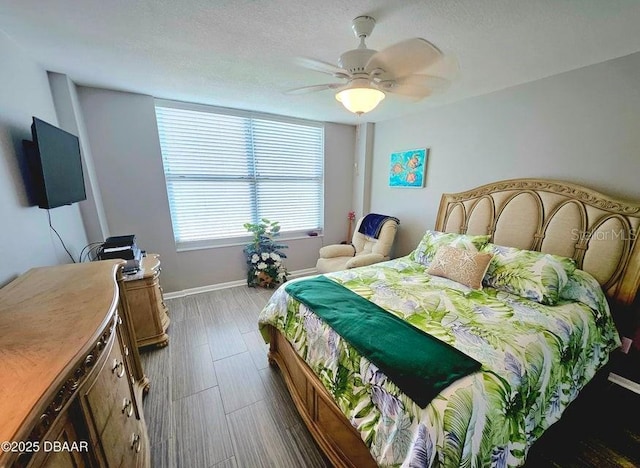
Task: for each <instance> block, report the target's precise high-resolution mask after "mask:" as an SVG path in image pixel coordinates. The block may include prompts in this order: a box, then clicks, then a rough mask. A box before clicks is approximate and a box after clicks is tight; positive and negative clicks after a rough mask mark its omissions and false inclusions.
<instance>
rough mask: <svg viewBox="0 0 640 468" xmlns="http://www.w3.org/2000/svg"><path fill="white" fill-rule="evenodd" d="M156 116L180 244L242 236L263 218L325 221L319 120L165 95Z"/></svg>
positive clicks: (307, 224) (302, 225)
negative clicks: (190, 102) (188, 102)
mask: <svg viewBox="0 0 640 468" xmlns="http://www.w3.org/2000/svg"><path fill="white" fill-rule="evenodd" d="M156 117H157V121H158V133H159V136H160V147H161V150H162V162H163V166H164V174H165V180H166V184H167V194H168V197H169V206H170V209H171V219H172V223H173V231H174V236H175V240H176V243H177V244H187V245H188V243H193V242H200V241H206V240H220V239H225V240H228V239H231V238H234V237H244V236H247V235H248V232H247V230H246V229H245V228H244V227H243V224H244V223H247V222H251V223H256V222H258V221H259V220H260V219H262V218H267V219H269V220H271V221H278V222H280V225H281V231H282V232H296V231H310V230H318V229H321V228H322V213H323V204H322V201H323V173H324V170H323V169H324V168H323V161H324V127H323V125H322V124H321V123H315V122H306V121H304V122H303V121H296V120H289V119H276V118H272V117H270V116H269V117H266V116H264V115H259V114H254V113H248V112H241V111H228V110H221V109H217V108H206V107H204V106H190V105H179V104H177V103H176V104H175V105H171V104H166V102H165V101H162V104H158V103H157V104H156Z"/></svg>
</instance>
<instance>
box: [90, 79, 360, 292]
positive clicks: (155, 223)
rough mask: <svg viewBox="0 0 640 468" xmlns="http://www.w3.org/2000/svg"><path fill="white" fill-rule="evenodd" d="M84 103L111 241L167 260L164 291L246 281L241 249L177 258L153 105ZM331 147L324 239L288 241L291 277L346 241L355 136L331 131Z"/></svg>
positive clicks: (107, 95) (142, 100)
mask: <svg viewBox="0 0 640 468" xmlns="http://www.w3.org/2000/svg"><path fill="white" fill-rule="evenodd" d="M78 98H79V102H80V107H81V109H82V114H83V115H84V119H85V124H86V129H87V134H88V135H89V141H90V146H91V151H92V154H93V159H94V164H95V169H96V175H97V179H98V184H99V186H100V191H101V194H102V201H103V206H104V211H105V215H106V218H107V224H108V226H109V230H110V233H111V235H121V234H136V236H137V240H138V244H139V246H140V248H142V249H144V250H147V251H148V252H155V253H158V254H160V255H161V260H162V267H163V268H162V284H163V288H164V289H165V291H181V290H184V289H191V288H197V287H201V286H208V285H215V284H220V283H226V282H230V281H236V280H244V279H245V278H246V264H245V259H244V255H243V253H242V246H233V247H219V248H215V249H201V250H193V251H186V252H176V248H175V243H174V239H173V231H172V227H171V218H170V212H169V203H168V200H167V193H166V186H165V182H164V174H163V168H162V159H161V153H160V143H159V140H158V130H157V125H156V120H155V108H154V102H153V98H152V97H151V96H144V95H139V94H133V93H125V92H118V91H112V90H106V89H98V88H88V87H82V86H79V87H78ZM325 140H326V141H325V155H326V157H325V178H326V180H325V236H324V237H316V238H312V237H309V238H304V239H297V240H291V241H287V242H285V243H286V244H287V245H289V248H288V249H287V250H286V252H285V253H286V254H287V256H288V258H287V261H286V265H287V268H288V269H289V270H290V271H294V270H302V269H306V268H312V267H314V266H315V262H316V260H317V257H318V250H319V249H320V247H321V246H322V243H323V242H324V243H327V242H329V243H333V242H339V241H341V240H343V238H344V236H345V232H346V225H347V221H346V219H347V213H348V211H349V210H350V209H351V191H352V174H353V169H352V167H353V154H354V148H355V129H354V127H352V126H345V125H336V124H327V126H326V128H325Z"/></svg>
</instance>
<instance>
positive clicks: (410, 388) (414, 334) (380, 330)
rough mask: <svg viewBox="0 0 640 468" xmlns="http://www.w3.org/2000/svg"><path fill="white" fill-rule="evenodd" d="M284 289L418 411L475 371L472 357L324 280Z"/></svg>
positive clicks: (476, 366) (327, 279) (319, 278)
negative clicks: (351, 347) (387, 379)
mask: <svg viewBox="0 0 640 468" xmlns="http://www.w3.org/2000/svg"><path fill="white" fill-rule="evenodd" d="M285 289H286V291H287V293H289V295H291V296H292V297H294V298H295V299H296V300H298V301H299V302H301V303H303V304H305V305H306V306H307V307H308V308H309V309H311V310H312V311H313V312H315V314H316V315H317V316H318V317H320V318H321V319H322V320H323V321H324V322H326V323H327V324H328V325H329V326H330V327H331V328H333V329H334V330H335V331H336V332H337V333H338V334H339V335H340V336H342V338H343V339H345V340H346V341H347V342H349V344H351V346H353V347H354V348H355V349H356V350H357V351H358V352H359V353H360V355H362V356H364V357H365V358H366V359H368V360H369V361H370V362H372V363H373V364H375V365H376V366H378V368H379V369H380V370H381V371H382V372H384V374H385V375H386V376H387V377H388V378H389V379H390V380H391V381H392V382H393V383H395V384H396V385H397V386H398V388H399V389H400V390H402V392H404V393H405V394H406V395H407V396H408V397H409V398H411V399H412V400H413V401H415V402H416V403H417V404H418V405H420V407H421V408H424V407H426V406H427V405H428V404H429V402H430V401H431V400H432V399H433V398H434V397H435V396H436V395H437V394H438V393H440V391H441V390H442V389H444V388H446V387H448V386H449V385H450V384H451V383H453V382H455V381H456V380H458V379H459V378H461V377H464V376H466V375H469V374H471V373H472V372H475V371H477V370H479V369H480V366H481V364H480V363H479V362H478V361H476V360H475V359H472V358H471V357H469V356H467V355H466V354H464V353H463V352H461V351H459V350H457V349H456V348H454V347H452V346H451V345H449V344H447V343H444V342H442V341H440V340H438V339H437V338H434V337H433V336H431V335H429V334H427V333H425V332H423V331H422V330H420V329H418V328H416V327H414V326H413V325H411V324H409V323H407V322H405V321H404V320H402V319H401V318H399V317H396V316H395V315H393V314H392V313H390V312H387V311H386V310H384V309H383V308H382V307H380V306H378V305H376V304H374V303H373V302H371V301H369V300H367V299H365V298H363V297H361V296H359V295H358V294H356V293H354V292H353V291H351V290H349V289H347V288H346V287H344V286H342V285H341V284H339V283H336V282H335V281H332V280H330V279H329V278H326V277H324V276H318V277H314V278H310V279H307V280H301V281H296V282H294V283H290V284H287V285H286V286H285Z"/></svg>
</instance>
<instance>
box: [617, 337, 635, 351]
mask: <svg viewBox="0 0 640 468" xmlns="http://www.w3.org/2000/svg"><path fill="white" fill-rule="evenodd" d="M631 343H633V340H632V339H631V338H627V337H626V336H623V337H622V346H621V347H620V350H621V351H622V352H623V353H624V354H629V350H630V349H631Z"/></svg>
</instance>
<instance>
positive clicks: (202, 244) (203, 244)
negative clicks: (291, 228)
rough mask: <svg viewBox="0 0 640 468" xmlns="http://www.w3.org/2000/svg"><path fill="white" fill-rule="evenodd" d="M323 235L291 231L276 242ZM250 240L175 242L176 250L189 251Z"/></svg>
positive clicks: (216, 247) (232, 244)
mask: <svg viewBox="0 0 640 468" xmlns="http://www.w3.org/2000/svg"><path fill="white" fill-rule="evenodd" d="M322 237H324V234H323V233H322V232H318V235H317V236H310V235H308V234H301V233H291V234H289V235H284V234H283V235H282V236H280V237H278V238H276V242H278V243H284V242H287V241H292V240H301V239H317V238H322ZM250 242H251V237H248V236H247V237H246V238H237V239H218V240H208V241H197V242H188V243H183V244H176V252H178V253H179V252H190V251H192V250H209V249H223V248H229V247H244V246H245V245H247V244H249V243H250Z"/></svg>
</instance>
